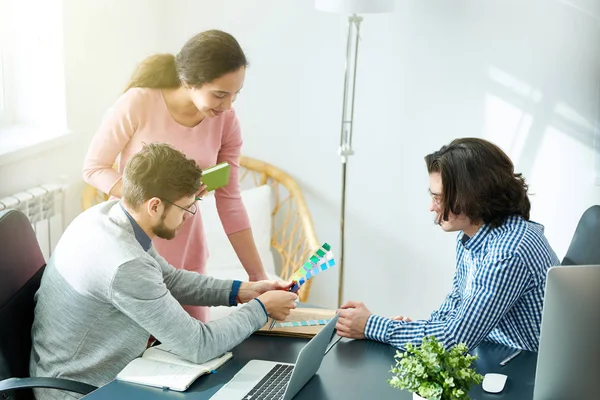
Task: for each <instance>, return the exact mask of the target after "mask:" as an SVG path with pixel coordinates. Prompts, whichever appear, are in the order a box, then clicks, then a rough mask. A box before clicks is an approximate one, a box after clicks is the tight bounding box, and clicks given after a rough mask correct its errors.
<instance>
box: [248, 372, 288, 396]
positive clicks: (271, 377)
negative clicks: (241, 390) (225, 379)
mask: <svg viewBox="0 0 600 400" xmlns="http://www.w3.org/2000/svg"><path fill="white" fill-rule="evenodd" d="M293 370H294V366H293V365H285V364H276V365H275V366H274V367H273V369H271V371H269V372H268V373H267V375H265V377H264V378H263V379H262V380H261V381H260V382H258V383H257V384H256V386H254V387H253V388H252V390H251V391H250V392H249V393H248V394H247V395H246V396H244V400H280V399H281V398H283V394H284V393H285V388H286V387H287V385H288V382H289V381H290V378H291V376H292V371H293Z"/></svg>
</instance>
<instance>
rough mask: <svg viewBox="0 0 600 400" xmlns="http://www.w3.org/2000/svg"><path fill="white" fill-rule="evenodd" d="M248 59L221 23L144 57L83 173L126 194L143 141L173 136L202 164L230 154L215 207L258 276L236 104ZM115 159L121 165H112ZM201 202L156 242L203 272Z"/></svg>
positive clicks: (175, 259) (201, 312)
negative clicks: (174, 231)
mask: <svg viewBox="0 0 600 400" xmlns="http://www.w3.org/2000/svg"><path fill="white" fill-rule="evenodd" d="M247 65H248V62H247V61H246V57H245V55H244V52H243V51H242V49H241V47H240V45H239V44H238V42H237V41H236V40H235V38H234V37H233V36H231V35H229V34H228V33H225V32H222V31H218V30H211V31H205V32H202V33H200V34H198V35H196V36H194V37H192V38H191V39H190V40H189V41H188V42H187V43H186V44H185V45H184V46H183V48H182V49H181V51H180V52H179V53H178V54H177V55H175V56H173V55H171V54H156V55H153V56H150V57H148V58H146V59H145V60H143V61H142V62H141V63H140V64H139V65H138V66H137V68H136V70H135V71H134V73H133V76H132V79H131V81H130V83H129V85H128V87H127V89H126V91H125V92H124V93H123V94H122V95H121V97H120V98H119V99H118V100H117V102H116V103H115V104H114V106H113V107H112V108H111V109H110V110H109V112H108V113H107V115H106V116H105V117H104V119H103V121H102V124H101V125H100V128H99V129H98V131H97V132H96V134H95V135H94V137H93V139H92V143H91V145H90V148H89V150H88V153H87V155H86V157H85V161H84V167H83V179H84V180H85V181H86V182H87V183H89V184H90V185H92V186H94V187H96V188H97V189H99V190H101V191H103V192H105V193H108V194H110V195H111V196H112V197H120V196H121V176H122V173H123V168H124V167H125V164H126V163H127V160H129V158H131V157H132V156H133V155H134V154H135V153H136V152H138V151H139V150H140V149H141V148H142V144H144V143H152V142H164V143H169V144H170V145H172V146H173V147H175V148H176V149H178V150H180V151H182V152H183V153H185V154H186V155H187V156H188V157H190V158H193V159H194V160H196V163H198V165H199V166H200V168H207V167H210V166H212V165H215V164H217V163H220V162H223V161H227V162H228V163H229V164H230V165H231V175H230V180H229V184H228V185H227V186H226V187H224V188H221V189H217V190H216V191H215V198H216V204H217V210H218V213H219V217H220V219H221V222H222V225H223V229H224V230H225V233H227V235H228V237H229V240H230V242H231V245H232V246H233V248H234V250H235V252H236V254H237V256H238V258H239V259H240V261H241V263H242V265H243V266H244V268H245V269H246V271H247V272H248V276H249V278H250V280H252V281H256V280H262V279H267V276H266V274H265V272H264V269H263V266H262V262H261V260H260V257H259V255H258V251H257V249H256V245H255V243H254V239H253V237H252V232H251V230H250V221H249V219H248V214H247V213H246V209H245V208H244V204H243V203H242V199H241V196H240V187H239V182H238V179H239V163H238V158H239V156H240V152H241V147H242V136H241V133H240V126H239V123H238V119H237V117H236V115H235V111H234V110H233V109H232V108H231V104H232V103H233V102H234V101H235V98H236V96H237V95H238V93H239V91H240V89H241V88H242V86H243V83H244V77H245V74H246V67H247ZM115 162H116V163H117V170H114V169H113V165H114V164H115ZM165 200H167V202H168V200H169V199H165ZM166 206H169V204H166ZM196 206H197V205H194V206H192V208H195V207H196ZM201 208H202V207H198V211H197V213H196V214H195V217H194V218H192V219H191V221H189V222H188V223H187V224H184V225H183V226H182V227H181V229H180V232H179V233H178V235H177V236H175V238H173V239H171V240H166V238H163V239H156V240H154V246H155V247H156V250H157V251H158V253H159V254H161V255H162V256H163V257H164V258H165V259H166V260H167V261H168V262H169V263H170V264H172V265H173V266H175V267H177V268H184V269H186V270H190V271H195V272H198V273H204V272H205V264H206V260H207V259H208V256H209V254H208V249H207V244H206V238H205V234H204V228H203V225H202V217H201ZM188 211H190V212H193V210H192V209H190V210H188ZM186 309H187V310H188V312H189V313H190V314H191V315H192V316H193V317H195V318H197V319H200V320H202V321H206V320H207V318H208V309H207V308H206V307H191V306H186Z"/></svg>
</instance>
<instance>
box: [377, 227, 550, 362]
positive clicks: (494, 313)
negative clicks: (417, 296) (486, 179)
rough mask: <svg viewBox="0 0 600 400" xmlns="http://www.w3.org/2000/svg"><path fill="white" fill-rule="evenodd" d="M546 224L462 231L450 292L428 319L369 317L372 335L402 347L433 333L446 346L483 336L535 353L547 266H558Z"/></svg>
mask: <svg viewBox="0 0 600 400" xmlns="http://www.w3.org/2000/svg"><path fill="white" fill-rule="evenodd" d="M543 232H544V228H543V226H542V225H539V224H537V223H535V222H530V221H526V220H524V219H523V218H521V217H520V216H511V217H509V218H507V219H506V221H505V222H504V223H503V224H502V225H501V226H499V227H497V228H492V227H491V226H489V225H483V226H482V227H481V228H480V229H479V230H478V231H477V233H476V234H475V235H473V237H471V238H468V237H467V236H465V235H464V234H463V233H462V232H460V233H459V235H458V237H457V243H456V274H455V276H454V281H453V285H452V286H453V287H452V291H451V293H450V294H449V295H448V296H447V297H446V299H445V300H444V302H443V303H442V305H441V306H440V308H439V309H438V310H436V311H434V312H433V313H432V314H431V317H430V318H429V319H426V320H419V321H412V322H405V321H393V320H391V319H389V318H386V317H380V316H377V315H371V316H370V317H369V319H368V321H367V326H366V328H365V336H366V337H367V338H368V339H372V340H377V341H380V342H384V343H389V344H391V345H393V346H395V347H397V348H401V349H403V348H404V346H405V345H406V343H413V344H417V345H418V344H420V343H421V341H422V340H423V337H424V336H434V337H435V338H436V339H437V340H439V341H441V342H442V343H443V344H444V346H445V347H446V348H451V347H453V346H455V345H456V344H458V343H465V344H466V345H467V346H468V347H469V348H473V347H475V346H477V345H478V344H479V343H480V342H481V341H482V340H484V339H485V340H488V341H491V342H496V343H501V344H505V345H508V346H511V347H515V348H520V349H524V350H531V351H537V349H538V345H539V337H540V324H541V320H542V305H543V300H544V290H545V284H546V273H547V270H548V268H549V267H551V266H554V265H558V264H560V262H559V260H558V258H557V257H556V254H555V253H554V251H553V250H552V248H551V247H550V245H549V244H548V241H547V240H546V238H545V236H544V233H543Z"/></svg>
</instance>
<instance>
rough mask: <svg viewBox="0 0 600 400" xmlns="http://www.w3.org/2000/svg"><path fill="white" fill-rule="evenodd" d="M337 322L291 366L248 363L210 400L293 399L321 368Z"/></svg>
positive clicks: (325, 329) (272, 363)
mask: <svg viewBox="0 0 600 400" xmlns="http://www.w3.org/2000/svg"><path fill="white" fill-rule="evenodd" d="M337 320H338V314H336V315H335V317H333V318H332V319H331V321H329V322H328V323H327V325H325V326H324V327H323V329H321V331H320V332H319V333H318V334H316V335H315V336H314V337H313V338H312V339H311V340H310V341H309V342H308V343H307V344H306V346H304V347H303V348H302V350H300V354H298V358H297V359H296V363H295V364H289V363H278V362H274V361H263V360H250V361H249V362H248V363H247V364H246V365H245V366H244V368H242V369H241V370H240V371H239V372H238V373H237V374H236V375H235V376H234V377H233V378H232V379H231V380H230V381H229V382H227V383H226V384H225V385H224V386H223V387H222V388H221V389H219V391H218V392H217V393H215V395H214V396H213V397H211V399H212V400H242V399H248V400H249V399H253V400H267V399H269V400H270V399H273V400H275V399H276V400H289V399H291V398H293V397H294V396H295V395H296V393H298V392H299V391H300V389H302V388H303V387H304V385H306V382H308V381H309V380H310V378H312V377H313V375H314V374H315V373H316V372H317V370H318V369H319V367H320V366H321V362H322V361H323V357H324V356H325V351H326V350H327V346H328V345H329V342H330V341H331V338H332V337H333V333H334V329H335V324H336V323H337Z"/></svg>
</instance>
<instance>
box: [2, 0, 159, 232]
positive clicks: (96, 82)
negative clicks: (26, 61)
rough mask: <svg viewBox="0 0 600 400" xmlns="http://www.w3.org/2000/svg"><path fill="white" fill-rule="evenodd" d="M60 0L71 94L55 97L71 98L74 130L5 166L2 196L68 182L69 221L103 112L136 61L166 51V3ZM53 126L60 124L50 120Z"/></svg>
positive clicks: (77, 203)
mask: <svg viewBox="0 0 600 400" xmlns="http://www.w3.org/2000/svg"><path fill="white" fill-rule="evenodd" d="M59 3H62V4H60V6H62V8H63V9H62V13H63V14H62V19H63V22H62V23H63V35H64V43H63V44H64V50H63V51H64V59H63V60H62V61H64V68H65V85H63V86H66V93H65V94H61V93H60V92H58V93H57V96H56V97H55V98H54V100H55V101H63V100H61V98H62V99H64V98H65V97H66V120H67V126H68V128H69V129H70V130H71V131H73V135H72V136H71V137H70V138H69V140H68V142H67V143H64V142H61V143H59V144H57V146H54V147H49V148H46V149H44V150H43V151H41V152H37V153H35V154H34V155H31V156H28V157H26V158H24V159H21V160H17V161H14V162H10V163H8V164H3V165H0V182H2V185H1V187H0V197H3V196H4V195H10V194H12V193H15V192H17V191H20V190H24V189H28V188H30V187H33V186H36V185H39V184H42V183H47V182H60V183H65V184H67V185H68V187H69V190H68V193H67V205H66V210H67V215H66V216H65V221H66V222H67V223H68V222H69V221H70V220H72V219H73V218H74V217H75V216H76V215H77V214H78V213H79V212H80V211H81V208H80V204H81V188H82V187H83V184H82V180H81V166H82V162H83V157H84V155H85V152H86V150H87V146H88V144H89V141H90V139H91V136H92V135H93V133H94V131H95V130H96V128H97V126H98V124H99V123H100V120H101V118H102V115H103V114H104V112H105V111H106V109H107V108H108V107H109V106H110V105H111V104H112V103H113V102H114V100H115V99H116V98H117V97H118V95H119V94H120V92H121V91H122V90H123V88H124V87H125V85H126V82H127V78H128V77H129V75H130V73H131V71H132V69H133V67H134V65H135V63H136V62H138V61H139V60H141V59H142V58H143V57H145V56H147V55H149V54H150V53H152V52H156V51H162V48H161V45H162V43H163V41H162V40H161V37H162V35H163V25H162V24H161V21H162V11H163V10H162V5H163V3H162V2H161V1H160V0H129V1H127V2H122V1H118V0H103V1H102V2H96V1H89V0H86V1H80V0H62V1H54V2H53V4H54V7H55V8H56V7H59ZM53 11H55V9H53ZM46 56H47V55H46ZM46 56H45V57H46ZM39 62H43V58H42V60H41V61H39ZM57 90H63V91H64V90H65V89H63V88H58V89H57ZM48 128H49V129H55V128H56V126H54V123H52V122H50V123H48Z"/></svg>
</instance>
